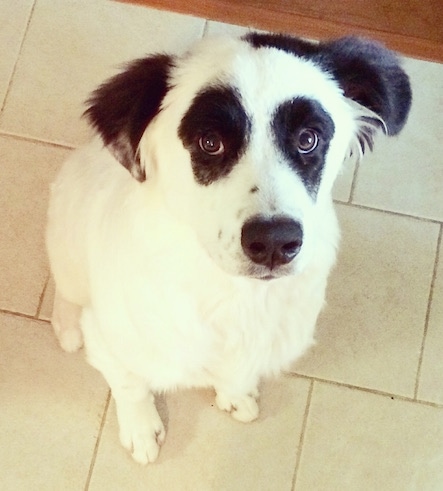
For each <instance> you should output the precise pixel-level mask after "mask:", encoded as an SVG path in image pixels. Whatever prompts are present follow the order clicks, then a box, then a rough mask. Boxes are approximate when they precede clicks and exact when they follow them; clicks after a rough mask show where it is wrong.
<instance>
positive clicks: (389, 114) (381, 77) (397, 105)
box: [320, 37, 412, 135]
mask: <svg viewBox="0 0 443 491" xmlns="http://www.w3.org/2000/svg"><path fill="white" fill-rule="evenodd" d="M322 48H323V49H322ZM320 57H321V59H322V62H325V61H326V64H327V65H329V66H327V68H328V70H329V71H330V72H332V74H333V76H334V78H335V79H336V80H337V81H338V83H339V84H340V86H341V88H342V89H343V92H344V95H345V96H346V97H348V98H350V99H352V100H354V101H356V102H358V103H359V104H361V105H362V106H364V107H366V108H368V109H370V110H371V111H372V112H374V113H375V114H377V115H378V116H379V117H380V118H381V119H382V120H383V122H384V125H385V130H386V131H387V133H388V134H389V135H396V134H398V133H399V132H400V130H401V129H402V128H403V126H404V125H405V123H406V120H407V118H408V114H409V109H410V107H411V100H412V94H411V86H410V84H409V78H408V76H407V75H406V73H405V72H404V71H403V69H402V68H401V66H400V62H399V59H398V58H397V56H396V55H395V54H394V53H393V52H391V51H389V50H388V49H386V48H385V47H384V46H383V45H381V44H379V43H377V42H374V41H369V40H365V39H361V38H358V37H345V38H341V39H338V40H336V41H331V42H327V43H324V44H321V45H320Z"/></svg>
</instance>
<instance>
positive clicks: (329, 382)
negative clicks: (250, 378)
mask: <svg viewBox="0 0 443 491" xmlns="http://www.w3.org/2000/svg"><path fill="white" fill-rule="evenodd" d="M284 373H285V375H288V376H289V377H294V378H302V379H305V380H313V381H314V382H321V383H324V384H327V385H333V386H334V387H344V388H345V389H351V390H358V391H360V392H365V393H367V394H373V395H377V396H382V397H389V398H390V399H397V400H399V401H403V402H412V403H414V404H420V405H423V406H429V407H433V408H436V409H443V404H440V403H438V402H432V401H425V400H423V399H416V398H415V397H408V396H403V395H400V394H395V393H391V392H385V391H383V390H378V389H370V388H367V387H360V386H358V385H352V384H347V383H345V382H336V381H335V380H328V379H324V378H321V377H312V376H309V375H303V374H301V373H293V372H284Z"/></svg>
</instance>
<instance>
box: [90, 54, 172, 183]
mask: <svg viewBox="0 0 443 491" xmlns="http://www.w3.org/2000/svg"><path fill="white" fill-rule="evenodd" d="M173 61H174V60H173V58H172V57H171V56H167V55H156V56H151V57H148V58H143V59H139V60H135V61H133V62H132V63H130V64H129V65H127V67H126V69H125V70H124V71H123V72H121V73H119V74H117V75H115V76H114V77H112V78H111V79H109V80H108V81H106V82H104V83H103V84H102V85H101V86H100V87H98V89H97V90H95V91H94V92H93V93H92V95H91V97H90V98H89V99H88V101H87V106H88V108H87V109H86V111H85V115H86V116H87V118H88V119H89V121H90V123H91V124H92V126H93V127H94V128H95V129H96V130H97V131H98V133H99V134H100V135H101V137H102V139H103V141H104V143H105V145H106V146H107V147H108V148H109V149H110V151H111V152H112V153H113V155H114V156H115V158H116V159H117V160H118V161H119V162H120V163H121V164H122V165H123V166H124V167H126V169H128V170H129V172H130V173H131V174H132V176H133V177H134V178H135V179H137V180H138V181H140V182H143V181H144V180H145V179H146V172H145V169H143V167H142V165H141V162H140V159H139V155H138V145H139V142H140V139H141V137H142V135H143V133H144V131H145V129H146V127H147V126H148V124H149V123H150V121H151V120H152V119H153V118H154V117H155V115H156V114H157V113H158V112H159V110H160V106H161V102H162V100H163V98H164V96H165V94H166V92H167V90H168V77H169V72H170V70H171V68H172V66H173Z"/></svg>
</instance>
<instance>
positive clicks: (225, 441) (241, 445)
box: [89, 377, 309, 491]
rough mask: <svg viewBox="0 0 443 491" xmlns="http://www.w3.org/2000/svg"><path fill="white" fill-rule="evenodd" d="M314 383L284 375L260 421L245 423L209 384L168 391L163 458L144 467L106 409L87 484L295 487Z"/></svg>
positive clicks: (267, 390) (269, 391)
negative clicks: (218, 402)
mask: <svg viewBox="0 0 443 491" xmlns="http://www.w3.org/2000/svg"><path fill="white" fill-rule="evenodd" d="M308 387H309V383H308V381H306V380H297V379H292V378H289V377H287V378H283V377H282V378H280V379H278V380H276V381H274V382H272V383H271V382H270V383H267V384H266V385H265V387H264V390H263V391H262V397H261V416H260V418H259V420H258V421H256V422H253V423H250V424H242V423H238V422H236V421H234V420H233V419H232V418H231V417H230V416H229V415H227V414H225V413H222V412H220V411H219V410H218V409H217V408H216V407H214V396H213V394H212V393H211V392H210V391H187V392H178V393H177V394H174V395H170V396H168V397H167V405H168V409H167V410H165V408H163V411H160V412H161V414H162V417H163V419H164V420H165V419H166V418H165V416H166V417H167V418H168V419H169V421H168V423H167V426H168V434H167V437H166V443H165V445H164V446H163V449H162V451H161V454H160V457H159V460H158V461H157V462H156V463H155V464H152V465H150V466H148V467H147V468H146V467H140V466H138V465H137V464H135V463H134V462H133V461H132V460H131V458H130V456H129V455H125V453H124V450H123V449H122V448H120V444H119V443H118V436H117V434H118V431H117V427H116V421H115V410H114V405H112V406H111V410H110V412H109V413H108V421H107V423H106V425H105V428H104V431H103V436H102V439H101V443H100V447H99V451H98V455H97V461H96V464H95V468H94V472H93V475H92V480H91V486H90V488H89V489H90V491H98V490H100V491H101V490H107V491H108V490H121V489H131V490H134V491H135V490H138V489H140V490H142V489H143V490H144V491H148V490H155V491H158V490H168V491H224V490H226V491H232V490H252V489H253V490H254V491H261V490H263V491H264V490H266V491H268V490H271V489H275V490H277V489H278V490H279V491H290V489H291V482H292V477H293V472H294V468H295V460H296V454H297V447H298V444H299V440H300V432H301V427H302V421H303V416H304V412H305V405H306V400H307V394H308Z"/></svg>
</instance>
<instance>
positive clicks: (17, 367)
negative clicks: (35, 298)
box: [0, 314, 107, 491]
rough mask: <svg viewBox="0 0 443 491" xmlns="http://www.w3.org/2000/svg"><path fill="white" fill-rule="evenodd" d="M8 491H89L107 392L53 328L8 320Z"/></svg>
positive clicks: (1, 440) (0, 392)
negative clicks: (87, 484)
mask: <svg viewBox="0 0 443 491" xmlns="http://www.w3.org/2000/svg"><path fill="white" fill-rule="evenodd" d="M0 339H1V341H0V347H1V349H0V351H1V356H0V400H1V404H0V476H1V485H0V487H1V489H2V490H5V491H9V490H10V491H13V490H14V491H15V490H25V489H29V490H31V489H32V490H43V489H44V490H56V489H66V490H80V489H83V487H84V483H85V481H86V477H87V474H88V469H89V466H90V461H91V457H92V454H93V451H94V446H95V440H96V437H97V434H98V430H99V427H100V422H101V417H102V413H103V409H104V404H105V401H106V397H107V388H106V386H105V384H104V382H103V381H102V378H101V376H100V374H99V373H98V372H96V371H95V370H93V369H92V368H90V367H89V366H88V365H87V364H86V363H85V361H84V359H83V355H82V354H76V355H69V354H66V353H64V352H62V351H61V349H60V348H59V347H58V346H57V345H56V341H55V338H54V336H53V334H52V330H51V329H50V327H49V326H48V325H47V324H46V323H42V322H36V321H31V320H28V319H23V318H19V317H15V316H11V315H7V314H0Z"/></svg>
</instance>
